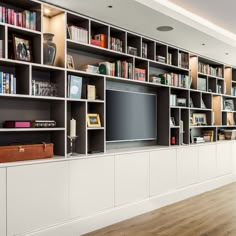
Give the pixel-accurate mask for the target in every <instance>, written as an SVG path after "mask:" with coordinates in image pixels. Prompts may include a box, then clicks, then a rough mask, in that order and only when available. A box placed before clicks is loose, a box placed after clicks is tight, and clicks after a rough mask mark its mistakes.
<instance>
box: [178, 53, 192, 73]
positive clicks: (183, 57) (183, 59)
mask: <svg viewBox="0 0 236 236" xmlns="http://www.w3.org/2000/svg"><path fill="white" fill-rule="evenodd" d="M178 66H179V67H180V68H184V69H189V53H188V52H186V51H182V50H179V53H178Z"/></svg>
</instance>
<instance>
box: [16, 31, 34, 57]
mask: <svg viewBox="0 0 236 236" xmlns="http://www.w3.org/2000/svg"><path fill="white" fill-rule="evenodd" d="M13 52H14V59H15V60H21V61H29V62H31V61H32V57H33V55H32V41H31V40H30V39H29V38H27V37H24V36H23V35H22V36H21V35H15V34H13Z"/></svg>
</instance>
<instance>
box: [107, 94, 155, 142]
mask: <svg viewBox="0 0 236 236" xmlns="http://www.w3.org/2000/svg"><path fill="white" fill-rule="evenodd" d="M156 138H157V96H156V95H155V94H150V93H139V92H130V91H118V90H106V141H107V142H122V141H138V140H154V139H156Z"/></svg>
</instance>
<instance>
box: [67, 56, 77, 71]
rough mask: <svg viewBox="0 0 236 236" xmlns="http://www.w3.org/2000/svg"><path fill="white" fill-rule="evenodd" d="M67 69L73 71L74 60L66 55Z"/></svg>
mask: <svg viewBox="0 0 236 236" xmlns="http://www.w3.org/2000/svg"><path fill="white" fill-rule="evenodd" d="M67 68H68V69H75V64H74V59H73V57H72V56H71V55H67Z"/></svg>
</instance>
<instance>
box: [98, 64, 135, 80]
mask: <svg viewBox="0 0 236 236" xmlns="http://www.w3.org/2000/svg"><path fill="white" fill-rule="evenodd" d="M99 72H100V74H103V75H110V76H117V77H121V78H125V79H132V78H133V63H129V62H127V61H115V62H100V63H99Z"/></svg>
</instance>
